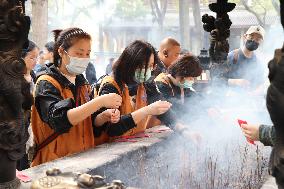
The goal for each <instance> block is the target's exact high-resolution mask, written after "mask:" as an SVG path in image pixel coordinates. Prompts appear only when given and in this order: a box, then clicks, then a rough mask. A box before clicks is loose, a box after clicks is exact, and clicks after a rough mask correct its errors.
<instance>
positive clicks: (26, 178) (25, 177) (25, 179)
mask: <svg viewBox="0 0 284 189" xmlns="http://www.w3.org/2000/svg"><path fill="white" fill-rule="evenodd" d="M16 176H17V178H18V179H20V180H21V181H22V182H30V181H31V180H32V179H31V178H30V177H29V176H28V175H25V174H24V173H22V172H20V171H18V170H16Z"/></svg>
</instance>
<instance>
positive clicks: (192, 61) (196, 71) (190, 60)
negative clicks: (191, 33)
mask: <svg viewBox="0 0 284 189" xmlns="http://www.w3.org/2000/svg"><path fill="white" fill-rule="evenodd" d="M168 72H169V74H171V75H172V76H173V77H177V76H179V77H198V76H200V74H201V72H202V69H201V67H200V62H199V59H198V58H197V57H196V56H194V55H192V54H186V55H183V56H181V57H180V58H178V59H177V60H176V61H175V62H174V63H173V64H172V65H171V66H170V67H169V70H168Z"/></svg>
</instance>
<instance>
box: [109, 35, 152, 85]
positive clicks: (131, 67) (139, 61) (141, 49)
mask: <svg viewBox="0 0 284 189" xmlns="http://www.w3.org/2000/svg"><path fill="white" fill-rule="evenodd" d="M152 54H153V55H154V64H155V62H156V60H157V57H158V56H157V53H156V51H155V49H154V47H153V46H152V45H151V44H150V43H148V42H144V41H141V40H135V41H134V42H132V43H131V44H129V45H128V46H127V47H126V48H125V49H124V51H123V52H122V54H121V55H120V57H119V58H118V59H117V61H116V62H115V63H114V66H113V75H114V78H115V80H116V81H118V82H124V83H126V84H129V83H134V75H135V71H136V69H140V70H142V69H143V68H145V69H148V63H149V60H150V57H151V55H152ZM145 74H146V73H145Z"/></svg>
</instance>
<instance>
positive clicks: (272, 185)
mask: <svg viewBox="0 0 284 189" xmlns="http://www.w3.org/2000/svg"><path fill="white" fill-rule="evenodd" d="M261 189H278V187H277V185H276V182H275V179H274V177H271V176H270V177H268V178H267V180H266V182H265V183H264V184H263V186H262V187H261Z"/></svg>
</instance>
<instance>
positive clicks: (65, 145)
mask: <svg viewBox="0 0 284 189" xmlns="http://www.w3.org/2000/svg"><path fill="white" fill-rule="evenodd" d="M42 80H45V81H48V82H50V83H51V84H52V85H53V86H54V87H56V88H57V90H59V91H60V93H61V96H62V98H63V99H67V98H72V99H74V96H73V94H72V92H71V90H70V89H68V88H62V86H61V85H60V84H59V83H58V81H56V80H55V79H54V78H53V77H51V76H49V75H42V76H40V77H39V78H38V80H37V82H36V85H37V84H38V82H39V81H42ZM35 88H36V87H35ZM89 90H90V88H89V86H81V87H80V88H79V91H80V92H79V96H78V98H80V99H79V100H80V102H81V104H84V103H86V102H87V101H88V100H89V99H88V98H86V95H89ZM34 91H35V90H34ZM31 124H32V130H33V133H34V140H35V143H36V144H37V145H39V144H41V143H42V142H43V141H44V140H45V139H46V138H48V137H49V136H51V135H52V134H53V133H54V130H53V129H51V128H50V127H49V126H48V124H47V123H45V122H43V121H42V120H41V118H40V116H39V113H38V111H37V109H36V107H35V105H33V106H32V115H31ZM93 147H95V145H94V135H93V128H92V119H91V116H89V117H88V118H86V119H85V120H84V121H82V122H80V123H79V124H78V125H74V126H73V127H71V128H70V130H69V132H68V133H63V134H60V135H59V136H58V137H57V138H56V139H55V140H53V141H52V142H51V143H49V144H48V145H47V146H45V147H43V148H42V149H41V150H39V151H38V152H37V155H36V157H35V158H34V160H33V162H32V166H36V165H39V164H42V163H45V162H48V161H52V160H54V159H57V158H60V157H63V156H67V155H71V154H74V153H77V152H82V151H85V150H87V149H89V148H93Z"/></svg>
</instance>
